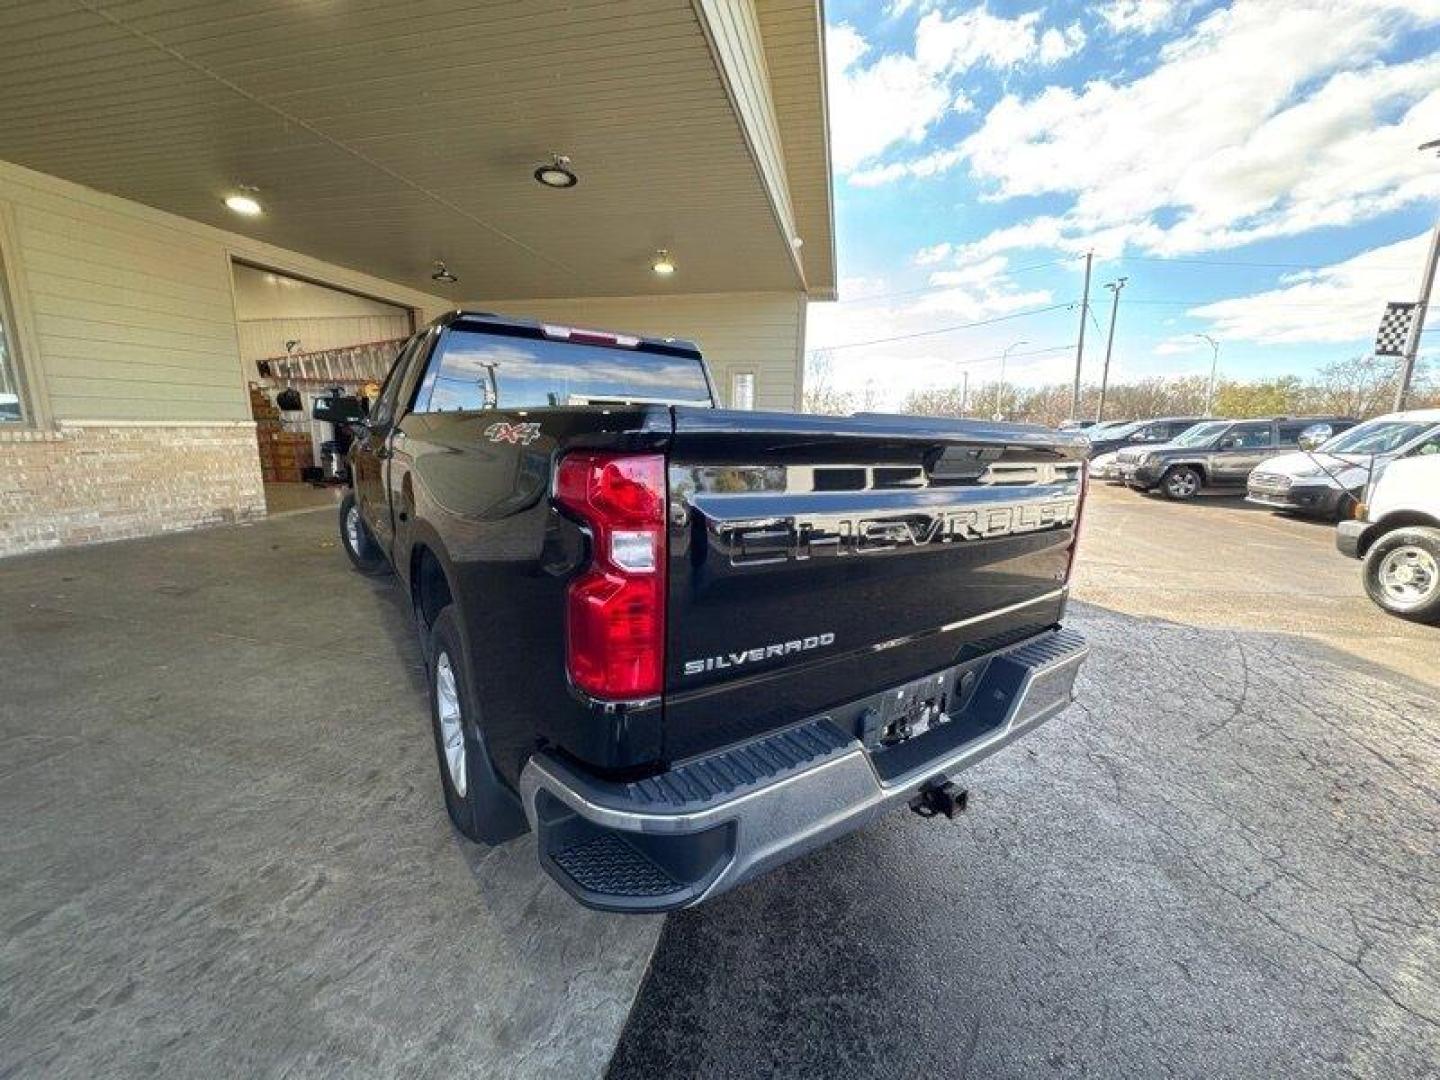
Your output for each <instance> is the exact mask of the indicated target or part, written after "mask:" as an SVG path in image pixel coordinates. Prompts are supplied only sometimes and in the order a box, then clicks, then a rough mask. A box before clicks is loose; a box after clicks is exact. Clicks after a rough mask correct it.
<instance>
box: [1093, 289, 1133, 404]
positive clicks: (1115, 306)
mask: <svg viewBox="0 0 1440 1080" xmlns="http://www.w3.org/2000/svg"><path fill="white" fill-rule="evenodd" d="M1129 280H1130V279H1129V278H1128V277H1122V278H1116V279H1115V280H1114V281H1107V282H1106V283H1105V288H1107V289H1109V290H1110V291H1111V293H1112V294H1113V295H1112V297H1111V299H1110V336H1109V337H1107V338H1106V339H1105V367H1104V368H1103V369H1102V370H1101V372H1100V407H1099V408H1097V409H1096V410H1095V422H1096V423H1097V424H1098V423H1100V421H1101V420H1104V419H1105V390H1106V389H1107V388H1108V387H1109V385H1110V350H1111V349H1112V348H1114V347H1115V315H1116V313H1118V312H1119V310H1120V290H1121V289H1123V288H1125V283H1126V282H1127V281H1129Z"/></svg>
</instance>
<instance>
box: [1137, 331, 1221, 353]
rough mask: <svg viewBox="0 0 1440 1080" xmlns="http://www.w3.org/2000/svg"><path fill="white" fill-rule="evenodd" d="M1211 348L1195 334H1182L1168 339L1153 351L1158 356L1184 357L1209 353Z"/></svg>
mask: <svg viewBox="0 0 1440 1080" xmlns="http://www.w3.org/2000/svg"><path fill="white" fill-rule="evenodd" d="M1209 348H1210V346H1209V345H1207V344H1206V343H1205V342H1204V341H1203V340H1202V339H1200V338H1197V337H1196V336H1195V335H1193V334H1182V335H1177V336H1176V337H1169V338H1166V339H1165V340H1164V341H1162V342H1160V343H1159V344H1158V345H1156V346H1155V348H1153V349H1152V350H1151V352H1153V353H1155V355H1156V356H1182V355H1185V354H1187V353H1195V352H1200V351H1201V350H1202V349H1203V350H1206V351H1208V350H1209Z"/></svg>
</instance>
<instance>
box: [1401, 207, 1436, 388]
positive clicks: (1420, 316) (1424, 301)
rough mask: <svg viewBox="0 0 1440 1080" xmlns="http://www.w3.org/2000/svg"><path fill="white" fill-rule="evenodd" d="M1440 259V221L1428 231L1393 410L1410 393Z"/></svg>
mask: <svg viewBox="0 0 1440 1080" xmlns="http://www.w3.org/2000/svg"><path fill="white" fill-rule="evenodd" d="M1437 261H1440V221H1437V222H1436V223H1435V228H1434V229H1433V230H1431V232H1430V254H1429V255H1427V256H1426V257H1425V272H1424V273H1423V274H1422V275H1421V276H1420V297H1419V299H1417V300H1416V301H1415V311H1414V313H1413V314H1411V316H1410V333H1409V334H1408V335H1406V338H1405V367H1404V369H1403V370H1402V371H1401V373H1400V385H1399V387H1397V388H1396V390H1395V410H1394V411H1395V412H1404V411H1405V398H1406V397H1408V396H1409V394H1410V383H1411V382H1412V381H1413V380H1414V378H1415V357H1416V356H1417V355H1418V354H1419V352H1420V334H1421V332H1422V331H1424V329H1425V312H1426V309H1427V308H1428V307H1429V306H1430V290H1431V289H1432V288H1433V287H1434V285H1435V263H1436V262H1437Z"/></svg>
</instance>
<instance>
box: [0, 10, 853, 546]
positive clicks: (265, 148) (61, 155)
mask: <svg viewBox="0 0 1440 1080" xmlns="http://www.w3.org/2000/svg"><path fill="white" fill-rule="evenodd" d="M0 37H3V39H4V40H5V42H6V62H5V64H4V65H3V67H0V99H3V100H4V102H5V107H4V108H3V109H0V335H3V336H0V350H3V351H0V357H3V358H0V553H3V554H13V553H17V552H22V551H29V550H38V549H42V548H47V547H54V546H59V545H64V544H72V543H83V542H88V541H95V540H104V539H112V538H118V537H124V536H135V535H141V534H146V533H152V532H158V531H164V530H169V529H179V528H189V527H193V526H196V525H201V524H206V523H210V522H217V521H226V520H235V519H245V518H250V517H255V516H258V515H260V514H263V513H265V511H266V490H265V485H264V480H265V478H266V477H265V475H264V474H262V471H261V464H260V456H259V453H258V451H257V439H256V426H255V418H256V405H255V404H254V403H255V402H256V401H257V400H260V399H258V398H257V396H256V395H257V393H258V394H261V395H264V394H273V391H274V390H275V389H276V387H277V385H278V384H279V383H283V382H284V381H285V380H284V379H280V380H276V379H273V378H267V376H266V375H265V374H264V373H265V372H266V371H267V370H276V369H275V368H274V367H273V366H272V362H273V361H276V360H277V359H280V358H285V357H289V356H315V357H329V356H333V355H338V353H337V352H336V350H339V351H341V352H343V351H344V350H346V349H347V348H352V347H356V346H363V345H366V344H367V343H372V342H381V343H384V342H388V341H393V340H394V339H396V338H400V337H404V336H405V335H406V334H407V333H409V331H410V329H411V327H413V326H417V325H420V324H422V323H424V322H425V321H427V320H429V319H430V318H433V317H434V316H435V315H436V314H438V313H439V312H441V311H443V310H445V309H446V308H449V307H454V306H458V305H462V304H463V305H466V306H477V307H482V308H485V309H487V310H496V311H503V312H507V313H513V314H517V315H533V316H536V317H539V318H544V319H547V320H560V321H566V322H572V323H576V324H581V325H591V326H602V327H606V328H611V329H618V330H628V331H634V332H638V333H644V334H661V335H677V336H683V337H689V338H693V339H695V340H697V341H698V342H699V343H700V344H701V346H702V347H703V349H704V350H705V352H706V354H707V356H708V357H709V359H710V362H711V364H712V367H713V369H714V372H715V375H716V382H717V384H718V386H719V388H720V392H721V395H722V397H725V398H726V399H727V401H726V403H727V404H732V405H735V406H736V407H754V408H767V409H790V408H795V407H797V406H798V404H799V401H800V393H801V375H802V356H803V352H804V331H805V307H806V304H807V303H808V302H809V301H810V300H816V299H818V300H825V299H833V297H834V289H835V256H834V241H833V227H832V206H831V196H830V174H829V164H828V162H829V149H828V139H827V129H826V114H825V91H824V56H823V50H824V45H823V33H822V19H821V12H820V5H819V3H818V2H817V0H594V2H587V0H568V2H559V0H527V2H525V3H520V2H514V3H487V4H481V5H476V4H474V3H471V2H461V0H428V2H420V3H414V4H408V3H407V4H394V5H386V4H376V5H370V6H361V5H350V4H322V5H310V4H284V5H274V4H265V3H261V2H258V0H202V2H199V3H196V2H194V0H190V2H180V0H157V2H155V3H147V4H145V5H143V6H138V7H130V6H107V5H87V6H85V7H81V8H76V9H73V10H71V9H61V8H56V7H53V6H50V5H36V6H28V5H8V6H4V7H0ZM556 154H559V155H564V157H565V158H567V159H568V164H566V163H562V164H565V167H566V168H568V169H569V170H570V171H571V172H572V173H573V175H574V176H575V177H576V179H577V181H578V182H576V183H575V184H574V186H572V187H551V186H547V185H545V184H543V183H540V182H538V181H537V178H536V176H535V172H536V170H537V168H539V167H540V166H544V165H547V164H553V155H556ZM237 197H238V198H239V199H249V200H251V201H252V202H253V203H254V204H255V207H258V209H259V211H260V212H259V213H258V214H243V213H240V212H237V211H236V210H234V209H232V206H235V205H238V206H239V207H240V208H241V209H242V210H243V209H246V208H247V206H246V204H245V203H244V202H243V201H242V202H238V203H237V202H236V200H237ZM255 207H251V209H253V208H255ZM667 262H668V263H670V264H672V265H673V267H674V272H673V273H671V274H668V275H662V274H659V273H656V272H655V269H654V267H655V265H656V264H657V263H662V264H663V263H667ZM437 264H443V272H442V267H441V266H438V265H437ZM451 276H453V277H454V278H456V279H458V280H455V281H449V280H446V278H447V277H451ZM377 348H383V346H378V347H377ZM285 370H291V371H293V370H295V369H294V368H287V369H285ZM320 377H323V369H322V375H318V376H317V378H320ZM257 388H258V389H257ZM303 422H304V421H303V420H301V421H300V423H302V424H303ZM262 426H263V425H262Z"/></svg>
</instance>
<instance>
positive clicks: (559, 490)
mask: <svg viewBox="0 0 1440 1080" xmlns="http://www.w3.org/2000/svg"><path fill="white" fill-rule="evenodd" d="M555 500H556V502H558V503H559V504H560V505H561V506H562V507H564V508H565V509H566V510H568V511H570V512H571V513H572V514H574V515H575V516H576V517H578V518H580V519H581V520H582V521H583V522H584V523H585V524H586V525H587V526H589V529H590V535H591V539H592V541H593V547H594V550H593V552H592V556H591V563H590V566H589V567H588V568H587V569H585V570H584V571H582V572H581V573H580V575H579V576H578V577H576V578H575V579H574V580H573V581H572V582H571V583H570V588H569V592H568V594H567V598H566V600H567V602H566V638H567V641H566V648H567V657H568V664H569V669H570V679H571V681H572V682H573V683H574V684H575V685H576V686H577V687H579V688H580V689H581V690H583V691H585V693H587V694H590V695H591V696H592V697H597V698H606V699H610V700H624V699H634V698H642V697H652V696H654V695H656V694H658V693H660V690H661V686H662V683H663V679H664V670H665V668H664V659H665V458H664V457H663V456H662V455H660V454H601V453H579V454H569V455H567V456H566V457H564V458H562V459H561V461H560V465H559V468H558V469H557V470H556V473H555Z"/></svg>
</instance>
